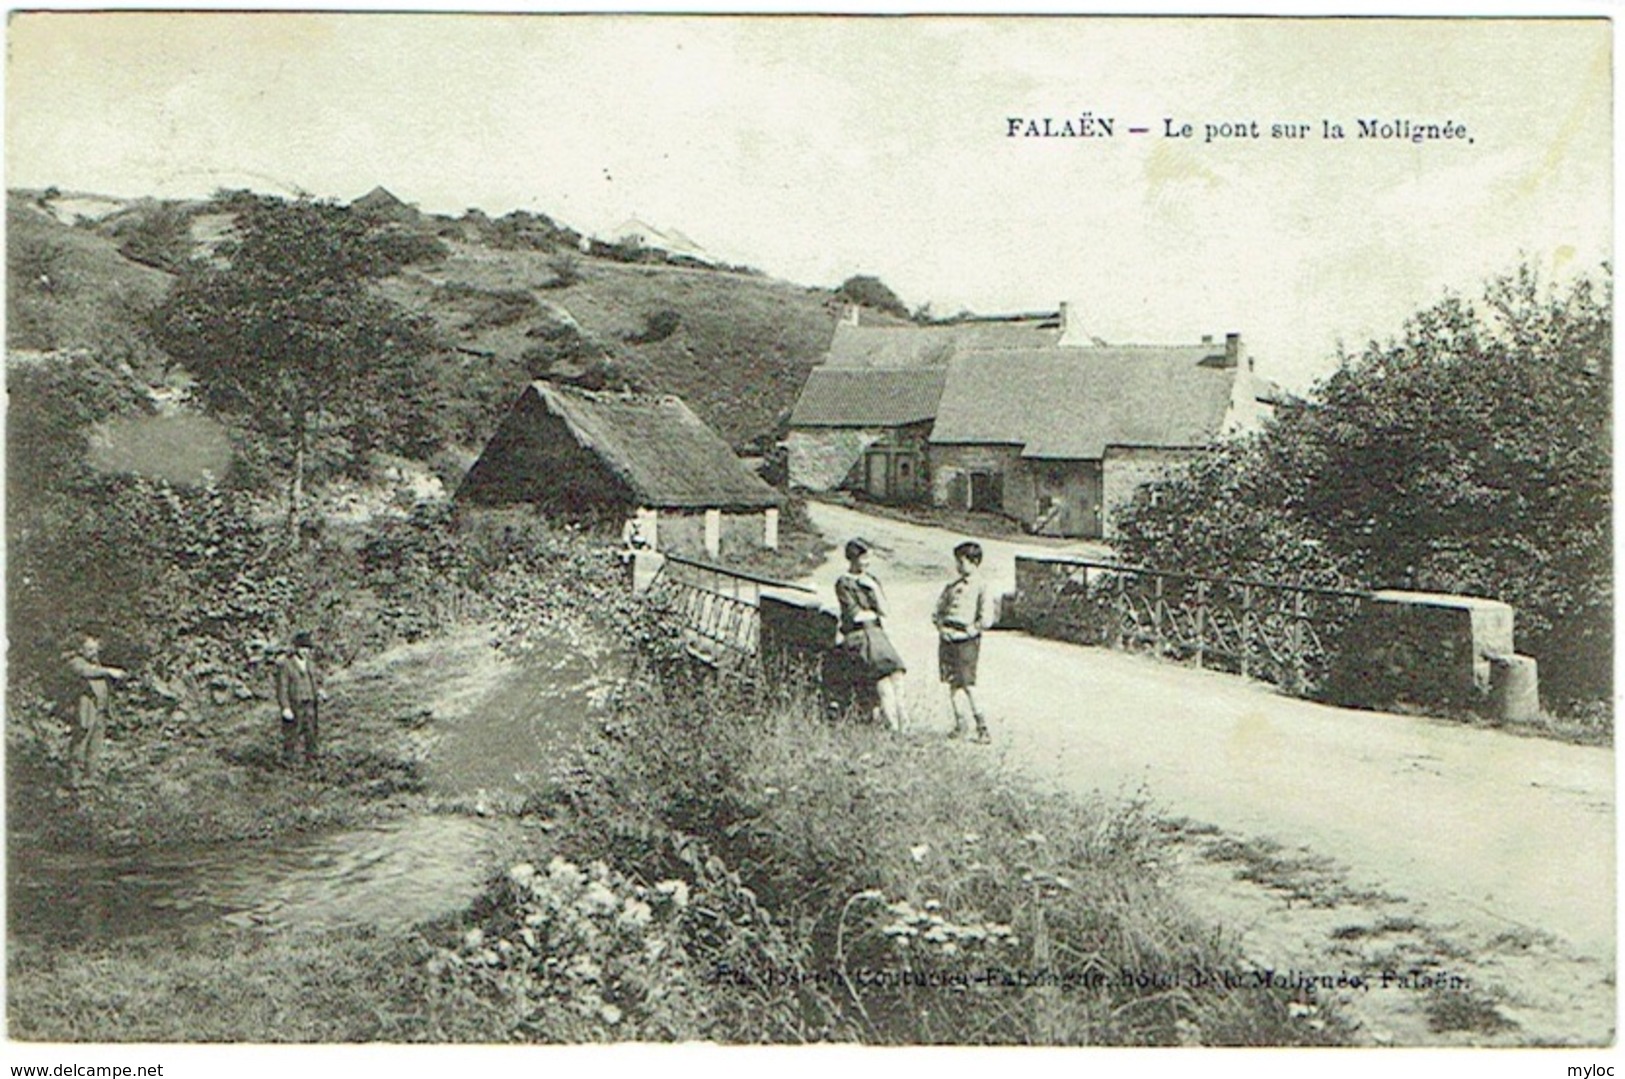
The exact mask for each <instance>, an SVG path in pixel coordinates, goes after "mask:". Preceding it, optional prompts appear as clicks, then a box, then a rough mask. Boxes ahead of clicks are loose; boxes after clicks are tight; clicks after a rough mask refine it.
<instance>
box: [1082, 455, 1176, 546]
mask: <svg viewBox="0 0 1625 1079" xmlns="http://www.w3.org/2000/svg"><path fill="white" fill-rule="evenodd" d="M1196 452H1197V451H1195V450H1170V449H1152V448H1145V447H1132V446H1108V447H1106V460H1105V463H1104V464H1103V465H1102V468H1101V471H1102V473H1103V484H1102V486H1103V492H1102V497H1101V514H1102V520H1101V530H1102V532H1103V534H1104V535H1105V537H1106V538H1107V539H1111V538H1112V537H1113V536H1115V535H1116V534H1117V517H1118V515H1119V514H1120V513H1122V511H1123V510H1124V508H1126V507H1127V506H1128V504H1129V503H1130V502H1133V501H1134V494H1135V492H1136V491H1138V490H1139V489H1140V488H1141V487H1143V486H1145V484H1147V483H1149V482H1151V481H1152V480H1155V479H1160V478H1161V477H1163V476H1165V475H1167V473H1168V469H1169V468H1170V467H1171V466H1173V465H1176V464H1179V463H1180V462H1182V461H1188V460H1190V459H1191V458H1192V457H1194V456H1195V455H1196Z"/></svg>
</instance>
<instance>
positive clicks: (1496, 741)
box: [809, 504, 1615, 1040]
mask: <svg viewBox="0 0 1625 1079" xmlns="http://www.w3.org/2000/svg"><path fill="white" fill-rule="evenodd" d="M809 511H810V513H811V514H812V518H813V521H814V522H815V523H816V524H817V526H818V527H819V528H820V529H821V530H822V531H823V532H824V533H825V534H826V535H827V536H828V537H829V538H830V539H831V540H833V541H835V542H836V543H837V550H836V551H835V552H834V553H833V554H832V556H831V559H830V561H829V562H828V563H826V565H825V566H823V567H822V568H821V569H820V570H819V571H818V572H817V573H815V574H814V575H812V577H811V582H812V583H814V584H816V585H817V587H818V588H819V590H820V592H821V594H822V595H823V596H824V597H825V598H826V600H827V601H829V600H831V597H832V595H833V581H834V578H835V576H836V575H837V574H838V573H839V572H840V571H841V569H842V559H841V555H840V552H839V545H840V544H842V543H844V541H845V540H846V539H847V538H850V537H851V536H854V535H861V536H863V537H864V538H865V539H867V540H868V541H870V543H871V544H873V545H874V547H875V554H874V555H873V556H872V563H871V565H872V569H873V571H874V573H875V574H876V575H877V576H878V577H879V578H880V580H881V582H882V585H883V586H884V587H885V588H886V590H887V592H888V595H889V597H890V599H891V603H892V607H893V608H894V611H895V614H894V616H893V617H892V618H890V619H889V620H888V622H887V627H886V628H887V630H888V632H889V633H890V635H891V637H892V639H893V641H894V642H895V643H896V644H897V646H898V648H899V650H900V651H901V653H902V655H903V656H904V658H905V660H906V661H907V663H908V666H909V674H908V681H909V685H908V701H909V715H910V726H911V728H912V729H913V730H914V731H916V732H922V731H929V732H945V731H946V730H947V728H948V725H949V713H948V709H947V700H946V693H945V690H944V689H943V687H942V686H941V685H939V684H938V683H937V674H936V658H935V636H934V633H933V631H932V628H931V624H930V612H931V609H932V605H933V603H934V601H935V598H936V595H937V592H938V590H939V589H940V588H941V587H942V585H943V584H944V583H946V582H947V581H948V580H949V579H950V578H951V577H952V576H953V558H952V554H951V552H952V548H953V545H954V544H955V543H956V542H958V541H959V540H960V539H963V538H965V537H963V536H959V535H956V534H954V533H950V532H946V531H943V530H940V529H934V528H927V527H922V526H918V525H912V524H905V523H900V522H897V521H893V520H889V519H882V518H877V517H873V516H869V515H866V514H862V513H860V512H857V511H854V510H849V509H844V508H841V507H835V506H828V505H822V504H811V505H809ZM981 542H982V545H983V547H984V549H985V550H986V552H987V555H986V561H985V562H984V572H986V574H987V576H988V578H989V581H990V584H991V585H992V587H993V589H994V590H995V591H997V592H1005V591H1009V590H1011V589H1012V588H1013V586H1014V556H1015V554H1016V552H1017V551H1021V550H1033V549H1034V548H1033V546H1032V545H1031V544H1030V543H1024V542H1022V541H1019V540H1017V541H1011V540H982V541H981ZM1048 549H1051V550H1053V549H1054V548H1053V547H1051V548H1048ZM1077 549H1080V550H1081V549H1090V548H1087V545H1082V544H1080V545H1078V546H1077ZM1092 551H1093V553H1096V554H1098V553H1102V550H1101V548H1099V547H1094V548H1092ZM977 692H978V695H979V696H980V698H981V700H982V702H983V707H984V708H985V710H986V711H987V712H988V714H989V715H990V717H991V718H992V722H991V727H992V730H993V742H994V744H993V746H992V747H991V749H989V750H987V751H986V752H989V754H990V756H992V757H993V758H994V759H996V760H997V761H998V762H1000V763H1002V764H1006V765H1009V766H1013V767H1015V768H1017V769H1019V770H1020V771H1022V772H1025V773H1027V774H1028V775H1030V776H1032V777H1033V778H1034V779H1036V780H1037V781H1039V782H1040V783H1041V784H1043V785H1045V786H1048V787H1052V788H1055V789H1059V790H1063V791H1067V792H1070V793H1074V794H1077V795H1090V794H1093V793H1094V792H1097V791H1099V792H1103V793H1105V794H1106V795H1114V794H1123V795H1128V794H1131V793H1133V792H1135V791H1136V790H1143V791H1145V792H1146V793H1148V795H1149V797H1150V798H1151V800H1152V801H1153V803H1154V804H1155V805H1156V806H1157V807H1158V808H1159V810H1161V811H1162V812H1163V813H1165V814H1167V815H1169V816H1174V817H1186V818H1190V819H1192V820H1196V821H1201V822H1205V823H1207V824H1211V825H1216V826H1218V827H1219V828H1221V829H1223V830H1224V831H1225V832H1227V833H1231V834H1237V835H1243V836H1249V837H1269V838H1272V839H1274V840H1276V841H1279V842H1281V843H1283V844H1287V845H1289V846H1292V847H1304V848H1307V849H1309V850H1310V851H1314V852H1316V853H1317V854H1320V855H1329V856H1331V857H1333V858H1335V859H1336V860H1337V861H1338V862H1340V863H1342V865H1344V866H1345V867H1347V871H1348V873H1349V874H1350V876H1351V877H1352V878H1356V879H1359V880H1361V881H1363V882H1365V883H1367V884H1368V885H1370V886H1373V887H1375V888H1377V889H1380V891H1381V892H1382V893H1387V894H1390V895H1396V896H1403V897H1405V899H1407V900H1409V901H1410V903H1411V908H1412V909H1415V910H1419V911H1421V912H1423V913H1424V916H1425V917H1426V919H1427V920H1428V921H1429V922H1430V923H1432V924H1436V925H1442V926H1446V927H1450V928H1451V929H1452V930H1453V931H1459V932H1461V933H1464V934H1466V935H1467V936H1468V937H1469V938H1471V939H1475V940H1480V941H1484V940H1495V939H1500V938H1505V937H1507V936H1508V935H1509V934H1511V935H1513V936H1516V935H1517V934H1523V935H1524V937H1523V938H1522V939H1540V940H1546V939H1548V936H1547V935H1551V936H1555V937H1556V938H1558V941H1557V942H1554V945H1555V946H1556V947H1558V948H1560V949H1561V951H1562V953H1563V956H1564V957H1565V958H1566V959H1568V960H1571V961H1573V962H1576V963H1579V964H1582V966H1581V967H1580V968H1578V971H1577V972H1576V973H1574V975H1573V976H1574V977H1576V978H1579V979H1581V980H1583V981H1584V982H1585V983H1586V991H1588V992H1593V993H1601V992H1606V993H1607V996H1608V1000H1609V1002H1610V1003H1609V1005H1608V1006H1607V1007H1606V1009H1605V1010H1606V1012H1607V1013H1608V1014H1609V1015H1610V1016H1611V1015H1612V1012H1613V1008H1612V1005H1611V1001H1612V994H1613V987H1612V979H1613V971H1614V946H1615V920H1614V919H1615V914H1614V900H1615V851H1614V794H1613V791H1614V762H1613V753H1612V751H1611V750H1609V749H1606V748H1595V747H1586V746H1575V745H1568V744H1564V743H1559V742H1554V741H1547V740H1544V739H1539V738H1531V737H1520V736H1515V735H1511V734H1506V733H1503V732H1500V731H1495V730H1485V729H1476V728H1472V727H1467V726H1464V725H1461V724H1458V723H1450V722H1445V721H1443V720H1436V719H1429V718H1422V717H1415V716H1402V715H1394V714H1389V713H1382V712H1367V711H1355V710H1351V709H1342V708H1332V707H1327V706H1324V705H1320V704H1315V703H1312V702H1309V701H1303V700H1297V699H1294V698H1290V697H1285V696H1282V695H1280V694H1277V693H1275V692H1273V691H1272V690H1271V689H1269V688H1268V687H1266V686H1263V685H1260V684H1258V683H1254V682H1249V681H1246V680H1243V679H1240V678H1237V677H1234V676H1230V675H1224V674H1218V673H1215V672H1211V671H1199V670H1194V669H1189V668H1185V667H1181V666H1178V665H1175V664H1171V663H1164V662H1159V661H1156V660H1153V659H1151V658H1149V657H1144V656H1133V655H1125V654H1121V653H1116V652H1112V651H1109V650H1106V649H1099V648H1087V647H1081V646H1077V645H1072V644H1065V643H1062V642H1057V641H1049V640H1042V639H1038V638H1034V637H1029V636H1027V635H1025V634H1021V633H1013V632H1010V633H1006V632H995V633H993V634H992V635H990V636H989V638H988V640H987V642H986V644H985V645H984V646H983V650H982V669H981V684H980V685H979V686H978V689H977ZM1574 990H1575V992H1576V993H1578V992H1580V987H1579V986H1578V985H1576V986H1574ZM1606 1033H1607V1032H1606V1031H1604V1032H1596V1031H1593V1032H1591V1033H1590V1035H1589V1037H1588V1039H1587V1040H1589V1038H1595V1037H1597V1036H1599V1034H1600V1035H1603V1036H1605V1035H1606Z"/></svg>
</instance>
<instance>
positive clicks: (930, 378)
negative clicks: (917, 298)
mask: <svg viewBox="0 0 1625 1079" xmlns="http://www.w3.org/2000/svg"><path fill="white" fill-rule="evenodd" d="M947 376H948V370H947V368H946V367H930V368H912V367H904V368H897V367H891V368H862V367H857V368H850V367H849V368H842V367H815V368H813V369H812V371H811V372H810V373H809V374H808V375H807V384H806V385H805V386H803V387H802V389H801V396H800V397H798V398H796V407H795V409H794V411H792V412H791V413H790V426H792V427H903V426H906V425H908V424H911V423H925V422H927V421H929V420H930V419H931V418H932V417H934V416H935V415H936V414H937V401H938V400H939V399H940V398H941V397H942V387H943V383H944V382H945V381H946V380H947Z"/></svg>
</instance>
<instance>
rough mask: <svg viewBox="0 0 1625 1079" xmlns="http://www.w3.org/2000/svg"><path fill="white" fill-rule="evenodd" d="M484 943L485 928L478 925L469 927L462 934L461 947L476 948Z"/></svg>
mask: <svg viewBox="0 0 1625 1079" xmlns="http://www.w3.org/2000/svg"><path fill="white" fill-rule="evenodd" d="M484 943H485V930H483V929H481V928H480V927H479V926H475V927H474V928H473V929H470V930H469V931H468V932H466V933H464V934H463V947H465V948H468V949H470V950H472V949H474V948H478V947H479V946H480V945H481V944H484Z"/></svg>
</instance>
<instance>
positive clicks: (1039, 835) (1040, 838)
mask: <svg viewBox="0 0 1625 1079" xmlns="http://www.w3.org/2000/svg"><path fill="white" fill-rule="evenodd" d="M1021 838H1023V839H1025V840H1026V841H1027V842H1029V843H1031V844H1032V845H1033V846H1035V847H1041V846H1043V845H1044V844H1045V843H1048V842H1049V838H1048V837H1047V836H1045V835H1044V833H1043V832H1028V833H1027V834H1026V835H1024V836H1022V837H1021Z"/></svg>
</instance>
